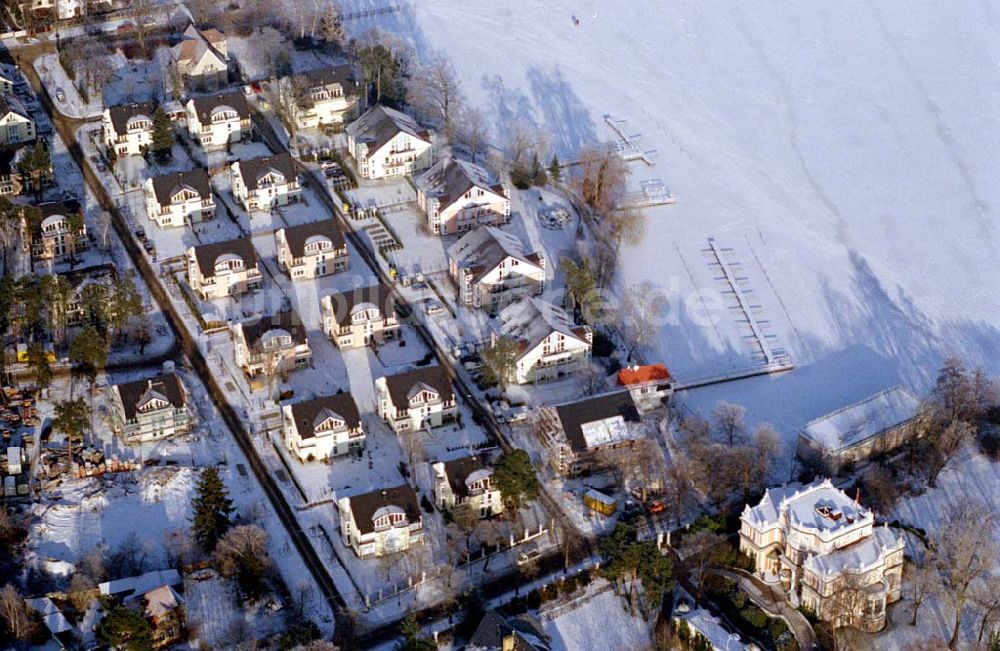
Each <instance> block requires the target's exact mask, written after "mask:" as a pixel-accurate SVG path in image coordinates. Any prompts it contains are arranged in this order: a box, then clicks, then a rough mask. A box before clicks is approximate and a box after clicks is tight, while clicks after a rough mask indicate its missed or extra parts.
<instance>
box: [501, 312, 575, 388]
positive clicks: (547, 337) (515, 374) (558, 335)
mask: <svg viewBox="0 0 1000 651" xmlns="http://www.w3.org/2000/svg"><path fill="white" fill-rule="evenodd" d="M492 337H493V341H496V340H497V338H499V337H508V338H511V339H513V340H514V341H516V342H517V343H518V344H519V347H518V352H517V356H516V362H515V364H514V367H513V369H512V370H511V374H510V377H509V378H508V381H510V382H514V383H516V384H529V383H532V382H546V381H548V380H554V379H557V378H560V377H563V376H565V375H568V374H570V373H575V372H576V371H578V370H580V369H581V368H583V367H584V366H585V365H586V364H587V363H588V362H589V361H590V352H591V348H592V347H593V340H594V338H593V332H592V331H591V329H590V327H589V326H585V325H583V326H578V325H574V324H573V322H572V321H571V320H570V318H569V315H568V314H566V312H565V311H564V310H563V309H562V308H560V307H556V306H555V305H553V304H552V303H549V302H547V301H543V300H541V299H539V298H524V299H521V300H520V301H518V302H516V303H512V304H510V305H508V306H507V307H505V308H503V309H502V310H500V313H499V315H498V316H497V328H496V329H495V331H494V332H493V335H492Z"/></svg>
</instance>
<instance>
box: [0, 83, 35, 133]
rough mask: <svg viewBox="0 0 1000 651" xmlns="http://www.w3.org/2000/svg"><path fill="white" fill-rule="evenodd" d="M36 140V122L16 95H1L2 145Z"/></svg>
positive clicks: (0, 129) (0, 122)
mask: <svg viewBox="0 0 1000 651" xmlns="http://www.w3.org/2000/svg"><path fill="white" fill-rule="evenodd" d="M34 139H35V121H34V119H32V117H31V113H29V112H28V110H27V109H26V108H24V104H22V103H21V100H19V99H18V98H17V97H16V96H14V95H0V145H13V144H16V143H19V142H27V141H29V140H34Z"/></svg>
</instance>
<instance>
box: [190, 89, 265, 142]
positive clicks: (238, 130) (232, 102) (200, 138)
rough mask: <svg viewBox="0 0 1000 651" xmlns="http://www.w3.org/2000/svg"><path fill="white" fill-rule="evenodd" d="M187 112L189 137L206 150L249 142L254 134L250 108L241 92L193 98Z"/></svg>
mask: <svg viewBox="0 0 1000 651" xmlns="http://www.w3.org/2000/svg"><path fill="white" fill-rule="evenodd" d="M185 111H186V112H187V129H188V133H189V134H191V138H193V139H194V140H195V141H196V142H198V143H199V144H201V146H202V148H203V149H206V150H213V149H224V148H225V147H226V146H227V145H228V144H229V143H231V142H239V141H241V140H249V139H250V135H251V133H252V131H253V125H252V122H251V118H250V105H249V104H247V98H246V97H244V96H243V93H241V92H238V91H232V92H228V93H218V94H216V95H206V96H203V97H193V98H191V99H189V100H188V101H187V104H185Z"/></svg>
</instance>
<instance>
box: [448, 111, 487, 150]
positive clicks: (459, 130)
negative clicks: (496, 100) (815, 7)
mask: <svg viewBox="0 0 1000 651" xmlns="http://www.w3.org/2000/svg"><path fill="white" fill-rule="evenodd" d="M489 134H490V131H489V127H488V126H487V122H486V116H484V115H483V112H482V111H480V110H479V109H477V108H472V107H469V106H462V108H461V110H460V112H459V114H458V121H457V125H456V128H455V142H457V143H459V144H461V145H464V146H465V147H466V148H468V150H469V153H470V154H472V162H474V163H475V162H476V161H477V160H478V158H479V156H480V155H481V154H482V153H483V151H484V150H486V148H487V145H488V144H489Z"/></svg>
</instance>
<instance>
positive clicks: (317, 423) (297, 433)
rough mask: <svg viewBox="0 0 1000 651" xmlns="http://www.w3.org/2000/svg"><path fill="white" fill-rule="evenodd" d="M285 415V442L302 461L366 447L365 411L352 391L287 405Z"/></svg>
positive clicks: (282, 413)
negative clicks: (360, 407)
mask: <svg viewBox="0 0 1000 651" xmlns="http://www.w3.org/2000/svg"><path fill="white" fill-rule="evenodd" d="M281 418H282V432H283V434H284V438H285V446H286V447H287V448H288V451H289V452H291V453H292V454H294V455H295V456H297V457H298V458H299V461H303V462H305V461H311V460H316V461H322V460H324V459H329V458H331V457H339V456H342V455H345V454H360V452H361V450H362V449H364V446H365V430H364V427H363V426H362V424H361V415H360V413H359V412H358V405H357V404H356V403H355V402H354V398H352V397H351V394H349V393H337V394H334V395H329V396H321V397H318V398H313V399H312V400H304V401H302V402H296V403H292V404H290V405H285V406H283V407H282V408H281Z"/></svg>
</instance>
